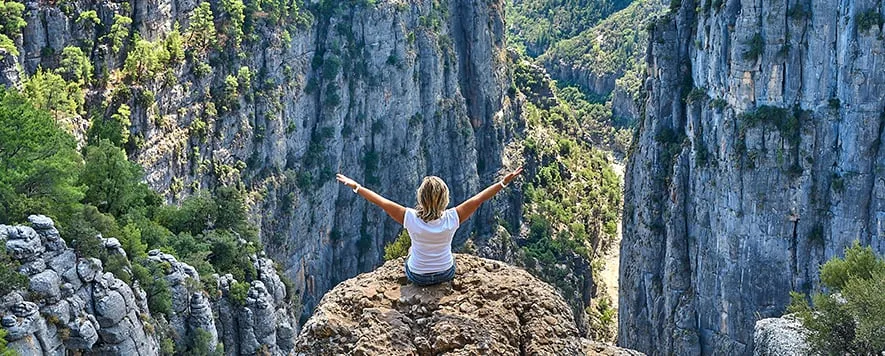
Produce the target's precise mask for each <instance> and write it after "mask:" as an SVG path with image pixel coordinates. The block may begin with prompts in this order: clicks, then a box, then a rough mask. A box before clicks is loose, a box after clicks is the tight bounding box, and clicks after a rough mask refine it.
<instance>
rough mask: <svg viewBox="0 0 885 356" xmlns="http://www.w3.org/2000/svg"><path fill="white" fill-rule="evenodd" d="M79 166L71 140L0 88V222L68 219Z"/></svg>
mask: <svg viewBox="0 0 885 356" xmlns="http://www.w3.org/2000/svg"><path fill="white" fill-rule="evenodd" d="M80 167H81V161H80V158H79V155H78V154H77V151H76V144H75V142H74V139H73V137H71V136H70V135H69V134H67V133H66V132H64V131H63V130H62V129H60V128H59V127H58V126H57V125H56V123H55V120H53V118H51V117H50V116H49V114H48V113H46V111H42V110H38V109H37V107H35V105H33V104H32V103H31V101H30V100H28V99H27V98H25V97H24V96H22V95H20V94H18V93H16V92H14V91H8V90H4V89H0V221H4V222H7V223H13V222H17V221H22V220H23V219H24V218H25V217H27V216H28V215H30V214H45V215H48V216H50V217H53V218H56V219H61V220H62V221H67V219H68V218H70V217H71V215H73V214H74V212H75V211H76V210H78V209H79V207H78V206H79V200H80V199H81V198H82V197H83V192H82V190H81V188H80V187H78V186H77V185H76V180H77V174H78V172H79V171H80Z"/></svg>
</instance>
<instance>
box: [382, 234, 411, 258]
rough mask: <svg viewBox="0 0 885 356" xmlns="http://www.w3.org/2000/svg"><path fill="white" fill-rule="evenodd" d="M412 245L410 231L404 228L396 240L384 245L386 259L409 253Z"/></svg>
mask: <svg viewBox="0 0 885 356" xmlns="http://www.w3.org/2000/svg"><path fill="white" fill-rule="evenodd" d="M410 247H412V239H411V238H410V237H409V232H408V231H406V230H403V231H402V232H400V234H399V236H397V237H396V240H394V241H393V242H391V243H389V244H387V246H384V260H385V261H390V260H394V259H397V258H400V257H403V256H406V255H408V254H409V248H410Z"/></svg>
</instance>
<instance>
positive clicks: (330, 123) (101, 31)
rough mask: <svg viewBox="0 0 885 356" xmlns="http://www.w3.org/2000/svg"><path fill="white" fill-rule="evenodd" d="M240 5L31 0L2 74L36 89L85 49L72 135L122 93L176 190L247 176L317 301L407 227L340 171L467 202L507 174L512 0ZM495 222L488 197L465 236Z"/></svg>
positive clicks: (393, 193) (307, 298)
mask: <svg viewBox="0 0 885 356" xmlns="http://www.w3.org/2000/svg"><path fill="white" fill-rule="evenodd" d="M236 3H240V4H242V3H241V2H237V1H234V2H224V1H222V2H215V1H210V2H206V3H199V2H194V1H185V2H179V1H166V0H159V1H153V0H151V1H140V0H137V1H132V2H129V3H114V2H99V3H95V2H87V1H77V2H66V3H64V4H52V3H45V2H27V3H26V6H27V9H26V11H25V16H24V19H25V20H26V21H27V26H26V27H25V28H24V29H23V30H22V35H20V36H18V37H16V38H14V40H15V42H16V47H17V48H18V52H19V53H20V54H19V55H18V56H15V55H13V53H6V52H4V54H3V56H2V57H3V60H2V62H0V65H2V68H0V72H2V73H3V82H4V83H5V84H6V85H12V86H22V84H23V82H26V81H27V80H28V77H30V76H32V75H34V74H35V73H36V72H37V71H38V68H43V69H53V68H56V67H57V66H59V63H60V62H61V59H62V57H63V56H62V53H63V52H64V50H65V48H68V47H72V46H76V47H79V48H81V49H82V51H83V53H85V54H86V56H87V57H88V61H89V63H90V64H91V65H92V67H93V73H95V76H94V79H93V80H89V81H87V82H86V84H84V85H83V86H82V88H78V89H75V90H73V91H74V92H78V93H82V94H83V95H84V96H85V101H84V103H83V104H82V105H81V106H80V107H79V108H78V110H76V112H73V113H69V114H70V115H68V116H70V117H68V118H67V119H69V121H70V122H71V127H72V128H73V129H74V131H75V132H77V133H78V134H80V135H82V134H83V132H84V131H85V130H86V128H87V127H88V120H89V118H90V117H94V118H98V119H102V118H107V117H110V116H111V115H112V114H114V113H117V112H119V111H120V110H121V106H122V105H123V104H125V105H128V107H129V108H130V110H131V115H130V117H129V119H130V120H131V126H130V130H131V132H132V135H131V139H130V142H129V144H128V146H127V147H128V151H129V153H130V158H132V159H134V160H137V161H138V162H139V163H141V164H142V165H143V166H144V167H145V171H146V172H147V180H148V183H149V184H150V185H151V186H152V188H154V189H156V190H158V191H160V192H162V193H164V194H165V196H166V197H167V199H168V200H169V201H171V202H175V201H177V200H178V199H180V198H182V197H184V196H187V195H189V194H191V193H193V192H195V191H196V190H198V189H212V188H214V187H217V186H221V185H231V184H241V183H240V181H242V182H243V183H242V184H243V185H244V186H245V188H246V189H247V190H249V191H250V192H252V194H251V198H252V201H251V204H252V206H253V207H254V212H255V214H254V216H255V220H257V221H256V223H258V224H259V225H260V227H261V237H262V241H263V242H264V244H265V246H267V247H268V248H267V251H268V253H269V254H270V255H271V256H272V257H273V258H274V259H275V260H278V261H280V262H282V263H283V264H284V265H285V266H286V268H287V273H288V274H289V275H291V276H293V277H294V280H295V284H296V287H297V288H298V290H299V292H300V293H301V294H302V302H303V303H304V304H305V306H306V308H305V310H306V311H309V310H311V307H312V305H313V304H314V303H316V300H317V298H318V297H319V296H321V295H322V294H323V293H324V292H325V291H326V290H328V289H329V288H331V287H332V286H334V285H335V283H337V282H339V281H341V280H343V279H345V278H348V277H351V276H353V275H355V274H357V273H358V272H360V271H366V270H369V269H371V268H372V267H374V266H375V265H376V264H377V263H378V262H379V261H380V260H381V258H380V253H381V250H382V246H384V245H385V243H387V242H389V241H390V240H392V239H393V237H395V236H396V235H397V233H398V230H399V229H400V227H399V226H397V225H396V224H395V223H394V222H393V221H391V220H389V219H387V218H386V216H385V215H384V213H383V212H382V211H380V210H379V209H375V208H374V207H370V206H369V205H368V204H367V203H366V202H365V201H363V200H362V199H357V197H356V196H355V195H353V194H351V193H350V192H349V191H347V190H346V189H343V188H341V187H340V186H339V185H337V184H336V183H335V182H334V173H335V172H342V173H344V174H347V175H349V176H352V177H354V178H355V179H357V180H359V181H361V182H363V183H364V184H365V185H366V186H368V187H371V188H372V189H375V190H377V191H379V192H382V193H384V194H385V195H386V196H388V197H390V198H392V199H394V200H396V201H399V202H401V203H403V204H407V205H412V204H413V203H414V198H413V196H414V188H415V187H416V186H417V184H418V182H419V181H420V178H421V177H422V176H424V175H429V174H433V175H438V176H441V177H442V178H444V179H445V180H446V181H447V182H448V183H449V185H450V187H451V188H452V193H453V196H452V198H453V200H454V201H461V200H463V199H465V198H466V197H467V196H468V194H472V193H473V192H475V191H477V190H478V189H479V188H480V187H481V185H483V184H485V183H487V182H490V181H491V180H492V179H493V177H494V176H495V175H496V174H497V171H498V170H499V169H500V167H501V159H502V158H501V157H502V153H501V152H502V150H503V145H504V142H505V140H506V139H507V138H508V137H510V135H511V131H512V130H511V129H510V128H509V126H510V125H512V123H511V121H510V120H509V119H510V118H511V117H512V116H513V115H512V114H511V113H510V111H511V110H512V108H511V104H510V103H509V101H508V100H509V99H508V98H507V97H506V96H505V95H504V91H505V88H506V87H507V86H508V85H509V75H508V73H507V69H506V66H505V65H504V63H503V62H504V61H505V60H506V56H505V52H504V49H503V47H504V43H503V40H504V33H503V32H504V27H503V18H502V16H503V2H502V1H491V2H489V1H479V0H450V1H418V2H414V1H408V2H406V1H378V2H373V3H371V4H369V3H367V2H353V3H341V2H337V1H322V2H311V3H310V4H300V3H298V2H296V3H293V4H284V5H280V6H277V5H279V4H276V3H270V2H267V3H252V2H249V1H246V2H245V10H243V9H239V12H238V11H237V9H236V7H235V6H233V7H232V6H231V4H236ZM298 5H300V6H302V8H299V7H298ZM265 7H267V8H265ZM308 10H310V11H309V12H308ZM90 11H95V12H94V13H92V14H91V16H89V14H90ZM244 11H245V15H242V14H243V12H244ZM84 14H86V15H84ZM207 16H208V19H209V22H208V23H209V25H208V26H206V21H205V19H206V18H207ZM122 17H126V18H128V19H131V24H130V23H127V21H125V20H124V19H122ZM209 29H211V31H210V30H209ZM176 34H177V35H178V36H179V37H178V39H177V40H178V43H177V46H178V49H179V50H182V51H183V52H182V53H183V54H182V55H181V56H176V55H175V54H174V53H175V51H174V50H175V49H176V42H175V40H174V39H175V38H176V37H175V36H176ZM163 48H165V49H167V50H169V52H170V53H172V54H171V55H169V53H166V56H165V57H164V56H162V55H160V56H159V58H161V59H160V61H161V65H160V66H159V67H160V68H155V67H156V65H153V62H152V61H151V58H153V57H151V55H154V56H156V55H157V53H160V52H162V49H163ZM18 69H21V70H18ZM93 120H95V119H93ZM493 226H494V224H493V220H492V214H491V211H490V209H489V208H488V207H486V208H484V209H481V210H480V212H479V214H478V215H477V218H476V219H473V221H472V222H470V223H468V224H465V226H464V228H462V232H461V233H460V234H459V235H458V236H457V239H456V242H458V243H461V242H463V241H464V240H465V239H466V238H467V236H469V234H471V233H478V234H488V233H491V231H492V229H493Z"/></svg>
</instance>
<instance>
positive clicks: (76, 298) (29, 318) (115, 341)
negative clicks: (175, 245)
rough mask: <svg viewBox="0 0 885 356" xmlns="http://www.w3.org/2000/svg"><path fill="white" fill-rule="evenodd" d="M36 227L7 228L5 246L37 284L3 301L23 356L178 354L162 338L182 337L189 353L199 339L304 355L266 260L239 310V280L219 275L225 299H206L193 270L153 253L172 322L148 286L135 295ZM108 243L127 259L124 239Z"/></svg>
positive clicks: (178, 344) (0, 230)
mask: <svg viewBox="0 0 885 356" xmlns="http://www.w3.org/2000/svg"><path fill="white" fill-rule="evenodd" d="M29 220H30V222H31V225H32V226H33V227H31V226H6V225H0V242H2V243H3V245H4V246H5V249H6V251H7V253H8V254H9V255H10V256H12V258H14V259H15V261H16V262H18V263H20V264H21V267H20V268H19V272H20V273H23V274H26V275H27V276H28V278H29V280H30V282H29V285H28V287H27V290H18V291H13V292H11V293H9V294H7V295H5V296H0V298H2V299H0V318H2V326H3V329H5V330H6V331H7V336H6V339H7V341H9V345H8V346H9V348H10V349H12V350H15V351H17V352H18V353H19V354H21V355H66V354H70V353H77V354H85V355H158V354H160V353H164V354H165V353H169V352H171V349H168V348H166V347H172V346H173V345H161V341H160V340H161V339H162V338H161V334H170V335H172V338H173V339H174V341H175V344H174V349H175V350H177V351H178V352H179V353H182V354H184V353H187V351H186V350H189V349H190V348H191V347H193V346H194V344H195V343H197V342H198V341H197V340H198V339H199V340H200V341H199V342H204V343H205V345H203V346H205V347H206V349H207V350H208V351H212V352H214V351H216V350H219V351H220V350H224V352H225V354H227V355H254V354H256V353H259V352H261V353H267V354H272V355H286V354H289V353H290V352H291V350H292V348H293V347H294V337H295V334H296V327H295V325H294V324H293V322H294V320H295V319H296V313H295V312H294V309H293V306H292V305H291V303H289V302H288V299H286V290H285V287H284V286H283V283H282V282H281V281H280V278H279V276H278V275H277V273H276V270H275V269H274V268H273V265H272V262H271V261H270V260H269V259H267V258H266V257H262V256H253V258H252V260H253V263H254V265H255V268H256V270H257V271H258V274H259V278H258V279H256V280H254V281H252V282H251V285H250V286H249V289H248V295H247V296H246V297H245V300H243V301H237V300H236V298H233V297H232V296H231V292H230V286H231V284H232V283H235V282H236V280H233V277H231V276H230V275H226V276H219V277H218V278H217V286H216V287H215V290H216V291H217V293H216V294H214V295H206V294H205V292H203V291H201V288H200V287H199V286H200V277H199V275H198V274H197V272H196V270H194V268H193V267H191V266H189V265H187V264H184V263H181V262H178V261H177V260H176V259H175V257H172V256H170V255H167V254H164V253H162V252H159V251H151V252H150V253H149V256H148V259H149V260H150V261H151V262H152V263H156V264H158V266H160V267H161V268H163V269H164V270H165V271H166V275H165V277H164V278H165V279H166V281H167V282H168V284H169V287H170V292H171V300H172V307H171V311H170V312H169V313H168V314H167V315H163V314H157V315H151V314H150V311H149V310H148V296H147V295H146V293H145V291H144V290H143V289H142V288H141V287H139V285H138V283H135V284H134V285H131V286H130V285H128V284H127V283H126V282H124V281H122V280H120V279H118V278H117V277H115V276H114V275H113V274H112V273H110V272H106V271H104V269H103V268H102V263H101V261H100V260H98V259H94V258H92V259H86V258H78V256H77V255H76V254H75V252H74V250H73V249H70V248H68V247H67V245H66V243H65V241H64V240H63V239H61V236H59V232H58V230H57V229H56V228H55V226H54V223H53V221H52V220H51V219H49V218H46V217H44V216H31V217H30V218H29ZM103 242H104V243H103V247H104V248H105V249H107V250H108V253H110V254H120V255H122V256H123V257H124V259H125V257H126V252H125V251H123V249H122V248H121V247H120V243H119V242H118V241H117V239H114V238H108V239H104V240H103ZM127 263H128V261H127ZM200 334H202V335H203V336H198V335H200ZM221 345H224V346H221Z"/></svg>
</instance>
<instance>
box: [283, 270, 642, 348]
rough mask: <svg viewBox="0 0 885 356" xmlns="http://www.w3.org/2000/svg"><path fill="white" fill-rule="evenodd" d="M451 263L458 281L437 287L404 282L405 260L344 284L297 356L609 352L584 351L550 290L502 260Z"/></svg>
mask: <svg viewBox="0 0 885 356" xmlns="http://www.w3.org/2000/svg"><path fill="white" fill-rule="evenodd" d="M455 260H456V263H457V266H458V273H457V274H456V277H455V280H454V281H453V282H447V283H442V284H439V285H436V286H430V287H417V286H415V285H412V284H410V283H408V282H407V280H406V279H405V276H404V274H403V273H404V272H403V259H402V258H400V259H396V260H392V261H389V262H387V263H385V264H384V265H383V266H381V267H379V268H378V269H377V270H375V271H374V272H371V273H366V274H361V275H359V276H357V277H355V278H352V279H349V280H347V281H344V282H342V283H341V284H339V285H338V286H336V287H335V288H334V289H332V290H331V291H330V292H329V293H327V294H326V295H325V296H324V297H323V300H322V301H321V302H320V304H319V305H318V307H317V310H316V312H315V314H314V315H313V316H312V317H311V318H310V319H309V320H308V321H307V323H306V324H305V325H304V328H303V329H302V331H301V335H300V336H299V337H298V340H297V344H296V345H297V349H298V351H299V352H304V353H307V354H348V355H350V354H357V355H358V354H385V355H395V354H396V355H400V354H401V355H406V354H410V355H411V354H421V355H431V354H441V353H452V354H465V355H466V354H501V355H509V354H570V355H575V354H582V353H584V352H585V350H586V352H587V353H588V354H606V353H602V351H601V350H602V348H600V349H597V348H594V347H585V346H584V343H585V342H586V341H585V340H582V339H581V338H580V335H579V334H578V329H577V327H576V326H575V321H574V317H573V316H572V313H571V311H570V310H569V307H568V306H567V305H566V303H565V301H564V300H563V299H562V297H560V296H559V295H558V294H557V293H556V292H555V291H554V290H553V288H552V287H551V286H549V285H547V284H545V283H543V282H541V281H539V280H538V279H536V278H535V277H532V276H531V275H530V274H528V273H527V272H525V271H524V270H522V269H518V268H515V267H510V266H508V265H506V264H503V263H501V262H497V261H493V260H487V259H483V258H479V257H475V256H470V255H460V254H459V255H456V256H455ZM588 343H589V342H588ZM597 351H599V352H597ZM625 352H626V351H625ZM611 354H612V355H614V354H618V353H611ZM625 354H630V353H625Z"/></svg>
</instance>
